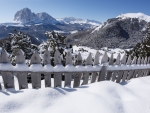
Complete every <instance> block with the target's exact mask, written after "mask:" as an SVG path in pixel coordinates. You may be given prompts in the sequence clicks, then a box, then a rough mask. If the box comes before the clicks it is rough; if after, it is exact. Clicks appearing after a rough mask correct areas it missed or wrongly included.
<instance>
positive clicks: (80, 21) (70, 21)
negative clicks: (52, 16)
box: [57, 17, 101, 26]
mask: <svg viewBox="0 0 150 113" xmlns="http://www.w3.org/2000/svg"><path fill="white" fill-rule="evenodd" d="M57 20H58V21H59V22H61V23H65V24H91V25H93V26H98V25H100V24H101V22H98V21H95V20H89V19H86V20H84V19H80V18H74V17H65V18H57Z"/></svg>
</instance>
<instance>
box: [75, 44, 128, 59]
mask: <svg viewBox="0 0 150 113" xmlns="http://www.w3.org/2000/svg"><path fill="white" fill-rule="evenodd" d="M82 48H83V49H84V50H85V51H80V53H81V56H82V58H83V59H86V58H87V56H88V55H89V52H90V53H92V57H94V56H95V54H96V52H97V50H95V49H92V48H90V47H85V46H73V55H75V54H78V53H79V51H78V50H82ZM128 50H130V49H128ZM98 51H99V52H100V53H101V56H100V57H102V55H103V54H104V52H105V51H107V54H108V56H109V57H110V56H111V54H112V53H113V56H114V58H117V55H118V54H119V53H120V55H121V58H122V57H123V55H124V54H125V50H124V49H120V48H115V49H111V48H106V47H104V48H101V50H98Z"/></svg>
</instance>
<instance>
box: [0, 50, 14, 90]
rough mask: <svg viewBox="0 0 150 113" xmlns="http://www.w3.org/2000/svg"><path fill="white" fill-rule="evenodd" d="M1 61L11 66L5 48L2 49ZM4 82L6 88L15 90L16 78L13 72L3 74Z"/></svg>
mask: <svg viewBox="0 0 150 113" xmlns="http://www.w3.org/2000/svg"><path fill="white" fill-rule="evenodd" d="M0 61H1V63H3V64H10V61H9V59H8V55H7V53H6V51H5V50H4V48H2V52H1V56H0ZM1 75H2V78H3V82H4V87H5V88H6V89H7V88H15V84H14V76H13V74H12V73H11V72H1Z"/></svg>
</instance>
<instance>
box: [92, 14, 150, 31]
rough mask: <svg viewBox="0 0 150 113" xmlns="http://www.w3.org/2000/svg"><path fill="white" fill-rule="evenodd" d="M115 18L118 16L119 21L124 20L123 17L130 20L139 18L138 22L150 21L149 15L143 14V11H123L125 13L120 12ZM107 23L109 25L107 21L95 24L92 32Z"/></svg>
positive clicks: (105, 25)
mask: <svg viewBox="0 0 150 113" xmlns="http://www.w3.org/2000/svg"><path fill="white" fill-rule="evenodd" d="M116 18H118V19H119V20H120V21H121V20H125V19H131V21H132V19H135V18H136V19H138V20H139V22H140V21H146V22H150V16H148V15H146V14H144V13H125V14H120V15H119V16H117V17H116ZM108 25H110V24H109V23H106V24H104V23H103V24H101V25H99V26H97V27H96V28H95V29H94V30H93V31H92V33H93V32H95V31H98V30H99V29H100V28H101V27H103V28H104V27H107V26H108ZM143 30H144V28H143Z"/></svg>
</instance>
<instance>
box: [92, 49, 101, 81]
mask: <svg viewBox="0 0 150 113" xmlns="http://www.w3.org/2000/svg"><path fill="white" fill-rule="evenodd" d="M99 57H100V53H99V51H97V52H96V54H95V57H94V63H93V66H95V65H98V64H99ZM97 75H98V73H97V72H93V73H92V78H91V83H94V82H95V81H96V77H97Z"/></svg>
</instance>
